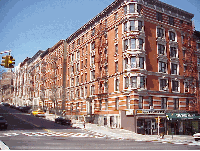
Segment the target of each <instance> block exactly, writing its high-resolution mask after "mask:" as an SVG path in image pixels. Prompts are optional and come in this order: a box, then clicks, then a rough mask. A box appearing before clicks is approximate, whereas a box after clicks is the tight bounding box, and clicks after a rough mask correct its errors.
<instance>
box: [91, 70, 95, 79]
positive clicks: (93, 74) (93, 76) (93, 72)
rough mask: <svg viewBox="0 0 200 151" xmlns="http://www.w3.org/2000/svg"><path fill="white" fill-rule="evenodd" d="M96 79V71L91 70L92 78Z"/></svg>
mask: <svg viewBox="0 0 200 151" xmlns="http://www.w3.org/2000/svg"><path fill="white" fill-rule="evenodd" d="M94 79H95V71H94V70H93V71H91V80H94Z"/></svg>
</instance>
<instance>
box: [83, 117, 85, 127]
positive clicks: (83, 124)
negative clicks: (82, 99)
mask: <svg viewBox="0 0 200 151" xmlns="http://www.w3.org/2000/svg"><path fill="white" fill-rule="evenodd" d="M83 126H84V128H85V119H84V120H83Z"/></svg>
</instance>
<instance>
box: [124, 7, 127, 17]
mask: <svg viewBox="0 0 200 151" xmlns="http://www.w3.org/2000/svg"><path fill="white" fill-rule="evenodd" d="M125 14H127V5H125V6H124V15H125Z"/></svg>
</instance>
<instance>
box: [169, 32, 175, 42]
mask: <svg viewBox="0 0 200 151" xmlns="http://www.w3.org/2000/svg"><path fill="white" fill-rule="evenodd" d="M169 40H172V41H175V33H174V32H173V31H169Z"/></svg>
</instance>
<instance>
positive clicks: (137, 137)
mask: <svg viewBox="0 0 200 151" xmlns="http://www.w3.org/2000/svg"><path fill="white" fill-rule="evenodd" d="M46 119H48V120H51V121H54V120H55V115H46ZM72 123H73V127H78V128H81V129H83V130H85V131H87V132H90V133H93V134H98V135H102V136H104V137H105V138H110V139H120V140H133V141H146V142H161V143H171V144H184V145H198V146H200V141H194V138H193V137H192V136H188V135H173V137H172V135H165V136H164V138H163V139H161V138H159V137H158V135H142V134H137V133H134V132H132V131H129V130H125V129H120V128H115V129H111V128H109V127H105V126H98V125H97V124H91V123H86V124H85V128H84V126H83V123H82V122H78V121H75V120H73V121H72Z"/></svg>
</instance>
